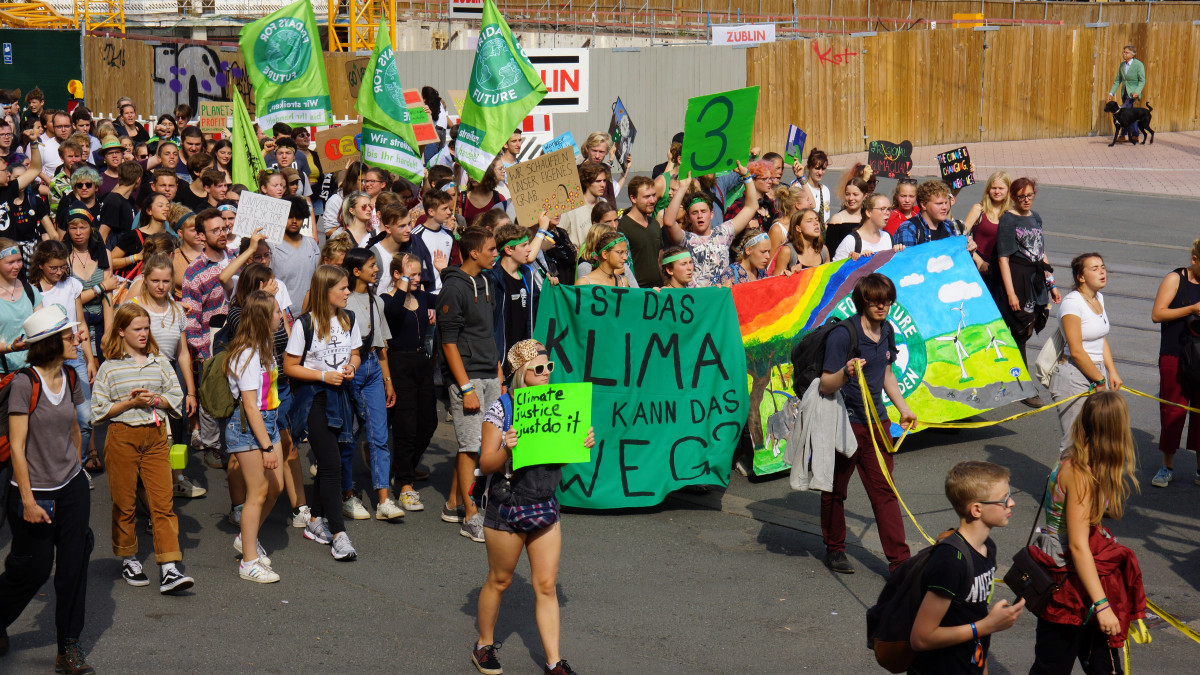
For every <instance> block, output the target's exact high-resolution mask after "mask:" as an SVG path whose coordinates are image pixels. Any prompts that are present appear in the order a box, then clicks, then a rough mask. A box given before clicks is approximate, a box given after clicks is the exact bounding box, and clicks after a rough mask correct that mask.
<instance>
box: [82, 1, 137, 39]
mask: <svg viewBox="0 0 1200 675" xmlns="http://www.w3.org/2000/svg"><path fill="white" fill-rule="evenodd" d="M81 21H82V22H83V27H84V30H105V31H109V32H119V33H124V32H125V0H75V25H76V26H78V25H79V23H80V22H81Z"/></svg>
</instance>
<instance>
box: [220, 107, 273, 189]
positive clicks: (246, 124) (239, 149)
mask: <svg viewBox="0 0 1200 675" xmlns="http://www.w3.org/2000/svg"><path fill="white" fill-rule="evenodd" d="M232 142H233V159H232V160H231V161H230V163H229V167H230V169H231V170H232V171H233V175H232V176H230V178H231V179H232V180H233V182H234V183H239V184H241V185H246V186H249V187H254V186H255V185H257V184H258V183H257V182H256V181H257V180H258V172H259V171H263V170H265V169H266V168H267V163H266V161H265V160H264V159H263V156H262V152H261V151H260V150H259V147H258V135H257V134H255V133H254V123H253V122H251V121H250V113H249V112H247V111H246V104H245V103H243V102H242V95H241V94H240V93H238V91H237V89H236V88H233V141H232Z"/></svg>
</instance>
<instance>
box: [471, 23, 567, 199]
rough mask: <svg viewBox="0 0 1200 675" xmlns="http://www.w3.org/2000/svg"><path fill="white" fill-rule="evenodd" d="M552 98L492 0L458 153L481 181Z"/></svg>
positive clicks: (480, 42) (472, 71)
mask: <svg viewBox="0 0 1200 675" xmlns="http://www.w3.org/2000/svg"><path fill="white" fill-rule="evenodd" d="M545 97H546V85H545V83H543V82H542V78H541V77H539V76H538V74H537V71H535V70H534V69H533V64H531V63H530V62H529V57H528V56H525V51H524V50H523V49H521V45H519V44H517V42H516V40H514V39H513V35H512V31H511V30H509V28H508V24H507V23H506V22H505V21H504V17H503V16H501V15H500V12H499V10H497V9H496V3H495V2H493V1H492V0H486V2H485V3H484V5H483V21H482V24H481V27H480V30H479V47H478V49H476V51H475V65H474V66H472V67H471V83H470V86H469V87H468V91H467V100H466V101H465V102H464V103H463V107H462V119H461V122H460V124H459V125H458V141H457V142H456V143H455V154H457V155H458V161H459V163H460V164H462V167H463V168H464V169H466V170H467V173H468V174H470V175H471V177H472V178H474V179H475V180H482V179H483V174H484V173H485V172H486V171H487V170H488V167H489V166H491V164H492V160H494V159H495V158H496V154H497V153H499V152H500V148H501V146H503V145H504V144H505V143H506V142H507V141H508V139H509V137H511V136H512V133H513V129H516V128H517V125H519V124H520V123H521V120H523V119H525V116H526V115H528V114H529V111H530V110H533V108H534V106H536V105H537V104H538V103H540V102H541V100H542V99H543V98H545Z"/></svg>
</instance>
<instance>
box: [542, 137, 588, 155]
mask: <svg viewBox="0 0 1200 675" xmlns="http://www.w3.org/2000/svg"><path fill="white" fill-rule="evenodd" d="M563 148H571V150H572V151H573V152H574V153H575V156H576V157H578V156H579V146H578V145H576V144H575V136H574V135H572V134H571V132H569V131H568V132H567V133H565V134H563V135H561V136H555V137H554V138H551V139H550V140H548V141H546V142H545V143H543V144H542V153H543V154H550V153H552V152H554V151H555V150H562V149H563Z"/></svg>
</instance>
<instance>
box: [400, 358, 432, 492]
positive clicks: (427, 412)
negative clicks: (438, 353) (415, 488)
mask: <svg viewBox="0 0 1200 675" xmlns="http://www.w3.org/2000/svg"><path fill="white" fill-rule="evenodd" d="M388 367H389V368H390V369H391V371H392V373H391V377H392V386H393V387H394V388H395V390H396V405H394V406H392V407H391V409H390V410H388V416H389V421H390V422H391V426H392V475H393V476H395V478H396V489H397V490H399V489H400V488H401V486H404V485H412V482H413V480H415V478H414V476H413V474H414V473H415V472H416V468H417V465H418V464H420V462H421V455H424V454H425V450H426V448H428V447H429V441H430V440H432V439H433V432H434V431H436V430H437V399H436V398H434V394H433V360H432V359H430V358H429V357H428V356H426V355H425V354H423V353H418V352H402V351H389V352H388Z"/></svg>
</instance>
